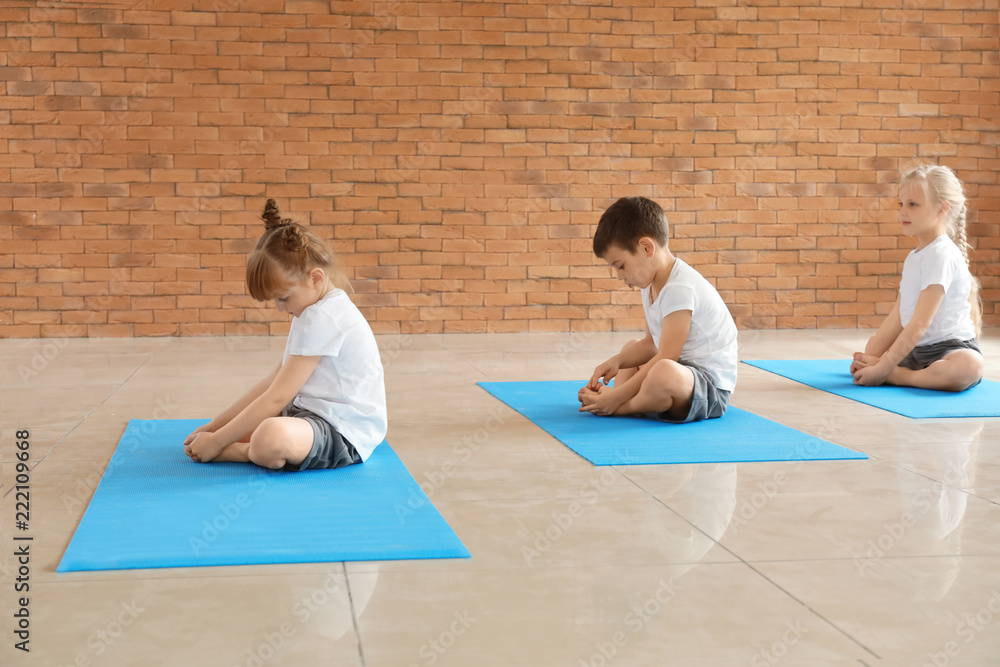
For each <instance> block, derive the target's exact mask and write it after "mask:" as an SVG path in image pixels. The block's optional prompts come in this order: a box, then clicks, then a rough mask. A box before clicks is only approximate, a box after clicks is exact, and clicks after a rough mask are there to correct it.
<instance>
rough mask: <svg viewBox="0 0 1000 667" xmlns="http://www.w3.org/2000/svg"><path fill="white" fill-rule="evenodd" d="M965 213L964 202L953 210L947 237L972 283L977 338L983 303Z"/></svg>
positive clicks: (966, 211) (979, 334)
mask: <svg viewBox="0 0 1000 667" xmlns="http://www.w3.org/2000/svg"><path fill="white" fill-rule="evenodd" d="M967 213H968V208H967V207H966V205H965V202H964V201H962V202H961V203H960V204H959V205H958V206H955V207H954V208H953V210H952V214H951V215H950V216H949V218H950V219H949V221H948V222H949V224H948V236H950V237H951V240H952V241H954V242H955V245H957V246H958V249H959V250H961V251H962V257H964V258H965V266H966V267H967V268H968V269H969V277H970V279H971V282H972V284H971V286H970V288H969V303H970V304H971V305H972V323H973V324H974V325H975V327H976V336H977V337H978V336H981V335H982V332H983V302H982V300H981V299H980V297H979V281H978V280H977V279H976V276H975V274H973V273H972V261H971V260H970V258H969V251H970V250H972V245H970V244H969V240H968V236H967V235H966V214H967Z"/></svg>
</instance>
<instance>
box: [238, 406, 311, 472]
mask: <svg viewBox="0 0 1000 667" xmlns="http://www.w3.org/2000/svg"><path fill="white" fill-rule="evenodd" d="M314 438H315V433H314V432H313V427H312V425H311V424H310V423H309V422H307V421H306V420H305V419H299V418H298V417H271V418H269V419H265V420H264V421H262V422H261V424H260V426H258V427H257V429H256V430H255V431H254V432H253V435H251V436H250V446H249V448H248V451H247V456H248V457H249V459H250V461H251V462H252V463H256V464H257V465H259V466H261V467H262V468H270V469H271V470H278V469H280V468H283V467H285V464H288V463H290V464H292V465H295V464H298V463H302V461H304V460H305V458H306V457H307V456H308V455H309V452H310V451H311V450H312V445H313V439H314Z"/></svg>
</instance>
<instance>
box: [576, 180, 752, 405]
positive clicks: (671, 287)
mask: <svg viewBox="0 0 1000 667" xmlns="http://www.w3.org/2000/svg"><path fill="white" fill-rule="evenodd" d="M667 241H668V233H667V216H666V215H665V214H664V212H663V209H662V208H660V206H659V204H657V203H656V202H654V201H652V200H650V199H646V198H645V197H623V198H622V199H619V200H618V201H616V202H615V203H614V204H612V205H611V206H610V207H608V210H606V211H605V212H604V215H602V216H601V220H600V222H598V224H597V232H596V233H595V234H594V254H596V255H597V256H598V257H600V258H601V259H603V260H604V261H605V262H607V263H608V264H609V265H611V267H612V268H614V270H615V271H616V272H617V274H618V277H619V278H620V279H621V280H624V281H625V284H627V285H628V286H629V287H639V288H641V290H642V309H643V312H644V313H645V315H646V325H647V326H646V336H645V337H644V338H641V339H637V340H632V341H629V342H628V343H626V344H625V346H624V347H623V348H622V350H621V352H619V353H618V354H616V355H615V356H613V357H611V358H610V359H608V360H607V361H605V362H604V363H602V364H601V365H599V366H598V367H597V368H595V369H594V374H593V376H591V378H590V381H589V382H588V383H587V386H585V387H584V388H583V389H581V390H580V392H579V394H578V397H579V399H580V403H581V406H580V411H581V412H590V413H593V414H596V415H630V414H645V413H649V412H652V413H656V415H657V417H658V418H659V419H660V420H662V421H669V422H689V421H698V420H702V419H713V418H715V417H721V416H722V415H723V413H724V412H725V411H726V407H727V406H728V405H729V395H730V393H731V392H732V391H733V389H734V388H735V387H736V364H737V351H736V324H735V323H734V322H733V318H732V315H730V314H729V309H728V308H727V307H726V304H725V303H724V302H723V301H722V297H720V296H719V293H718V292H717V291H716V290H715V288H714V287H713V286H712V285H711V283H709V282H708V281H707V280H705V278H704V277H703V276H702V275H701V274H700V273H698V272H697V271H696V270H694V269H693V268H691V267H690V266H689V265H688V264H687V263H685V262H684V261H683V260H681V259H680V258H678V257H675V256H674V255H673V254H672V253H671V252H670V249H669V248H668V247H667ZM612 378H614V380H615V383H614V386H608V384H609V383H610V382H611V380H612ZM602 379H603V381H604V382H603V384H602V383H601V380H602Z"/></svg>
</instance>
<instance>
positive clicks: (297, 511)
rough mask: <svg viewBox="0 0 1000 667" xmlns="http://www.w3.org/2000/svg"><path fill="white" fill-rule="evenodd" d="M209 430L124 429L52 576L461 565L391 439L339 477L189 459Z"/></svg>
mask: <svg viewBox="0 0 1000 667" xmlns="http://www.w3.org/2000/svg"><path fill="white" fill-rule="evenodd" d="M205 422H206V420H200V419H199V420H194V419H177V420H136V419H133V420H132V421H130V422H129V425H128V428H127V429H126V430H125V434H124V435H123V436H122V439H121V441H119V443H118V448H117V449H116V450H115V453H114V456H112V457H111V462H110V463H108V467H107V470H105V472H104V476H103V478H102V479H101V483H100V485H99V486H98V487H97V490H96V491H95V492H94V497H93V499H92V500H91V501H90V505H89V507H87V511H86V513H85V514H84V515H83V519H82V520H81V521H80V525H79V526H78V527H77V529H76V534H75V535H73V539H72V541H71V542H70V544H69V547H68V548H67V549H66V553H65V554H64V555H63V558H62V562H61V563H60V564H59V567H58V568H57V571H58V572H72V571H77V570H124V569H134V568H157V567H192V566H206V565H255V564H263V563H313V562H336V561H352V560H366V561H367V560H396V559H410V558H413V559H417V558H468V557H469V552H468V551H467V550H466V548H465V547H464V546H463V545H462V542H461V541H460V540H459V539H458V537H457V536H456V535H455V533H454V532H453V531H452V530H451V527H450V526H449V525H448V524H447V523H446V522H445V520H444V519H443V518H442V517H441V515H440V514H439V513H438V511H437V509H436V508H435V507H434V506H433V505H432V504H431V502H430V500H429V499H428V498H427V496H426V495H425V494H424V492H423V491H421V490H420V487H419V485H418V484H417V482H416V481H415V480H414V479H413V477H412V476H411V475H410V473H409V472H408V471H407V470H406V467H405V466H404V465H403V463H402V462H401V461H400V460H399V457H397V456H396V453H395V452H394V451H393V450H392V448H391V447H389V444H388V443H386V442H383V443H382V444H381V445H379V446H378V447H377V448H376V449H375V452H374V453H373V454H372V455H371V457H370V458H369V459H368V460H367V461H366V462H364V463H361V464H357V465H353V466H348V467H346V468H339V469H336V470H306V471H302V472H282V471H272V470H266V469H264V468H260V467H258V466H255V465H253V464H249V463H207V464H199V463H194V462H193V461H191V459H189V458H188V457H187V456H186V455H185V454H184V449H183V447H182V443H183V442H184V438H185V436H186V435H187V434H188V433H190V432H191V431H193V430H194V429H196V428H197V427H199V426H201V425H202V424H204V423H205Z"/></svg>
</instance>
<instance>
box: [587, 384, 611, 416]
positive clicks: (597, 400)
mask: <svg viewBox="0 0 1000 667" xmlns="http://www.w3.org/2000/svg"><path fill="white" fill-rule="evenodd" d="M578 397H579V399H580V403H581V405H580V412H589V413H591V414H594V415H601V416H608V415H613V414H614V413H615V410H617V409H618V408H620V407H621V404H622V401H621V400H619V399H618V392H616V391H615V390H614V389H608V388H607V387H600V388H599V389H598V390H597V391H591V390H589V389H588V388H586V387H584V388H583V389H581V390H580V393H579V395H578Z"/></svg>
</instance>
